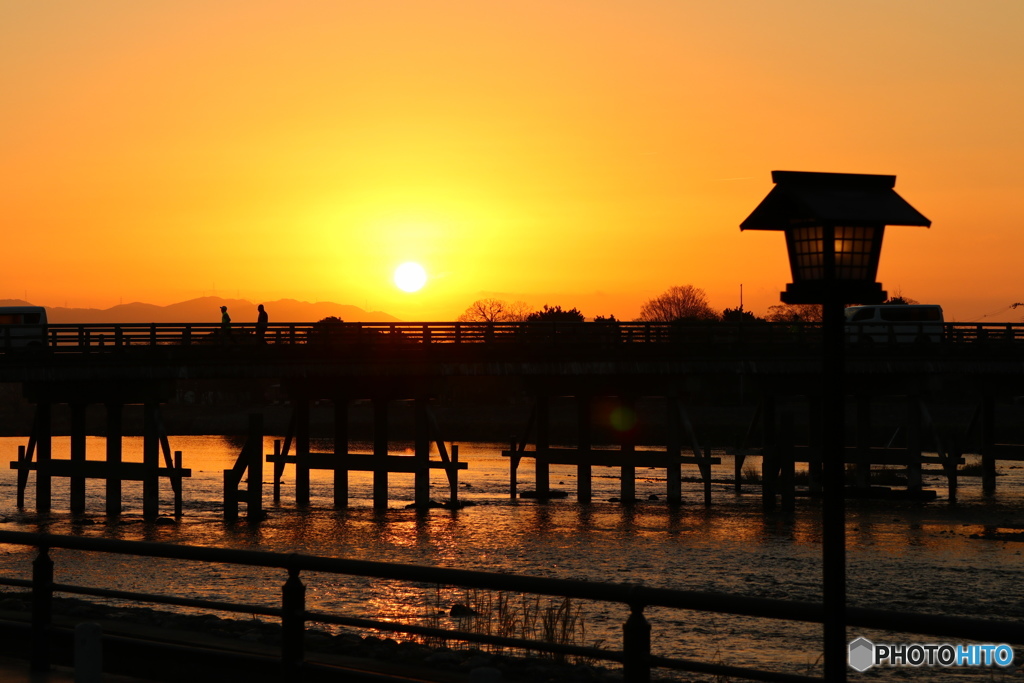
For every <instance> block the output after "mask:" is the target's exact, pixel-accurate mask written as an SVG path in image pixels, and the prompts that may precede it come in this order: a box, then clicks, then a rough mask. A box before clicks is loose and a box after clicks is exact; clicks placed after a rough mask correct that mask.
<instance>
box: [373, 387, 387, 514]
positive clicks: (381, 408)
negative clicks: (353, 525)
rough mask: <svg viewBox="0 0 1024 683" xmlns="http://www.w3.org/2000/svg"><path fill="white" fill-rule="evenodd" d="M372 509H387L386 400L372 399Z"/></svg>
mask: <svg viewBox="0 0 1024 683" xmlns="http://www.w3.org/2000/svg"><path fill="white" fill-rule="evenodd" d="M373 457H374V459H375V461H376V462H375V463H374V469H373V509H375V510H387V509H388V469H387V457H388V400H387V399H386V398H379V397H378V398H374V399H373Z"/></svg>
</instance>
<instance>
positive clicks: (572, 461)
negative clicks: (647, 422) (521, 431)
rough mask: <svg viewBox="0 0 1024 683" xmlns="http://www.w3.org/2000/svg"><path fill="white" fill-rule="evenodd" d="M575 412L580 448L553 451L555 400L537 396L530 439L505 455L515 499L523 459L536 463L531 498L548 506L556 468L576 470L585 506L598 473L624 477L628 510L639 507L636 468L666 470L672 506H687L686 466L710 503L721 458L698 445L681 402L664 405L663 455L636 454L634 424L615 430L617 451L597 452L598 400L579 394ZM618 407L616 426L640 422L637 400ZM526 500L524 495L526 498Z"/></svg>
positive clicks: (627, 398) (627, 396)
mask: <svg viewBox="0 0 1024 683" xmlns="http://www.w3.org/2000/svg"><path fill="white" fill-rule="evenodd" d="M572 398H573V400H574V402H575V407H576V425H577V429H576V436H577V444H576V447H575V448H552V447H551V445H550V435H549V433H548V427H549V420H550V410H549V409H550V395H549V394H547V393H545V392H539V393H537V394H535V397H534V399H535V400H534V404H533V408H532V410H531V412H530V417H529V419H528V421H527V427H526V430H525V434H526V436H524V437H522V439H520V440H519V441H518V443H517V441H516V439H515V438H513V439H512V442H511V444H510V446H509V450H507V451H502V455H503V456H505V457H507V458H509V495H510V496H511V497H512V498H513V499H515V498H516V497H517V496H518V495H519V493H518V485H519V482H518V469H519V464H520V462H521V461H522V459H523V458H524V457H533V458H534V459H535V461H534V464H535V468H536V469H535V472H536V490H535V491H533V492H532V493H530V494H528V495H529V496H530V497H533V498H536V499H537V500H539V501H542V502H546V501H548V500H550V499H551V498H552V494H551V491H550V488H549V485H550V480H549V476H550V473H549V466H550V465H552V464H560V465H574V466H575V467H576V473H577V482H576V483H577V500H578V501H579V502H580V503H590V502H592V501H593V483H592V482H593V479H592V476H593V475H592V470H593V468H594V467H597V466H603V467H615V468H617V469H618V471H619V477H620V480H619V496H620V497H619V498H618V500H619V501H620V502H622V503H624V504H632V503H633V502H635V501H636V470H637V467H655V468H662V467H663V468H665V471H666V477H665V479H666V497H667V499H668V501H669V503H671V504H678V503H680V502H681V501H682V485H681V482H682V476H681V470H680V467H681V465H683V464H695V465H697V466H698V468H699V470H700V473H701V478H702V480H703V482H704V500H705V503H706V504H710V502H711V465H713V464H718V463H719V462H720V459H719V458H712V457H711V454H710V451H708V450H705V449H702V448H701V447H700V444H699V443H698V441H697V437H696V433H695V431H694V429H693V425H692V423H691V422H690V419H689V416H688V415H687V412H686V408H685V406H684V405H683V402H682V401H681V400H680V399H679V398H678V397H676V396H671V397H666V399H665V418H666V425H667V431H668V438H667V443H666V449H665V451H664V452H661V453H658V452H652V451H646V450H645V451H638V450H637V449H636V433H635V430H634V429H633V426H632V424H624V423H622V422H619V424H618V426H617V427H616V428H615V431H616V433H617V434H618V436H617V445H618V448H617V449H616V450H612V449H608V448H601V449H597V448H594V444H593V425H594V420H595V413H594V408H595V400H594V399H595V395H594V394H592V393H580V394H578V395H576V396H574V397H572ZM616 398H617V399H618V405H617V406H616V408H615V409H614V411H613V413H615V414H616V417H615V418H614V420H615V421H618V420H625V421H626V422H632V421H633V420H634V419H635V410H636V404H637V400H638V399H637V396H636V395H635V394H632V393H624V394H623V395H622V396H619V397H616ZM534 428H535V429H536V436H535V439H534V444H535V450H527V448H526V446H527V443H528V442H529V440H530V435H531V433H532V432H533V431H534ZM684 433H685V438H686V439H687V440H688V441H689V444H690V447H691V448H692V450H693V455H692V456H683V455H682V448H683V438H684V436H683V435H684ZM526 495H527V494H524V497H525V496H526Z"/></svg>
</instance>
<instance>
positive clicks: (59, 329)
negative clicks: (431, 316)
mask: <svg viewBox="0 0 1024 683" xmlns="http://www.w3.org/2000/svg"><path fill="white" fill-rule="evenodd" d="M12 327H14V326H5V325H0V350H14V349H23V348H26V347H32V346H40V345H43V342H44V341H45V346H47V347H49V348H51V349H53V350H56V351H68V352H80V351H104V350H114V349H124V348H135V347H147V346H148V347H155V346H196V347H203V346H226V345H232V346H235V345H242V346H245V345H257V344H266V345H273V346H280V345H288V346H294V345H304V344H318V345H332V344H342V345H344V344H361V345H368V344H373V345H438V344H488V345H509V344H516V345H561V346H576V347H615V346H622V345H651V344H658V345H679V346H687V345H689V346H710V347H718V346H722V345H731V346H736V345H747V346H750V347H759V348H763V347H781V346H793V345H798V344H817V343H819V341H820V333H821V329H820V325H819V324H817V323H724V322H675V323H644V322H586V323H579V322H551V321H545V322H508V323H478V322H389V323H374V322H365V323H363V322H359V323H345V322H318V323H301V322H295V323H290V322H286V323H271V324H269V325H268V326H267V327H266V328H265V329H264V330H262V331H261V330H259V329H257V326H256V325H255V324H254V323H234V324H232V325H231V327H230V328H223V327H222V326H221V325H220V324H217V323H150V324H146V323H119V324H95V323H94V324H51V325H47V326H43V327H41V328H40V329H39V330H38V331H37V332H35V333H33V334H32V335H25V334H14V333H13V332H12V330H11V328H12ZM901 327H905V325H903V324H901ZM862 336H869V337H870V338H871V339H870V341H871V345H873V346H887V347H892V348H903V349H908V348H910V347H911V346H912V344H913V343H916V342H919V341H923V342H929V343H936V344H941V345H943V346H946V347H959V346H965V345H977V344H986V345H1008V344H1019V343H1022V342H1024V324H1019V323H946V324H945V325H943V327H942V333H941V335H935V334H925V333H922V334H918V335H913V334H907V333H906V331H905V330H903V331H901V332H898V333H894V334H891V335H888V337H889V338H888V339H886V335H884V334H882V335H880V334H877V333H873V334H871V335H862ZM848 340H849V341H850V343H851V344H854V345H856V344H857V343H858V342H859V341H860V339H859V337H858V335H857V334H856V328H854V327H850V328H849V332H848Z"/></svg>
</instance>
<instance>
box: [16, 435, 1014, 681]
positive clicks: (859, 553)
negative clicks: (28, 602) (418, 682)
mask: <svg viewBox="0 0 1024 683" xmlns="http://www.w3.org/2000/svg"><path fill="white" fill-rule="evenodd" d="M278 438H279V437H278ZM273 440H274V437H267V440H266V443H265V448H266V452H271V451H272V450H273ZM25 441H26V440H25V439H24V438H13V437H12V438H0V460H6V461H12V460H15V459H16V457H17V447H18V446H19V445H24V443H25ZM240 447H241V444H240V443H239V442H238V441H237V440H233V439H229V438H225V437H220V436H177V437H171V448H172V449H174V450H181V451H182V452H183V454H184V465H185V467H189V468H191V469H192V477H191V478H189V479H186V480H185V482H184V487H185V503H184V516H183V517H182V519H181V520H180V522H179V523H177V524H159V523H144V522H143V521H142V520H141V485H139V484H136V483H132V482H127V483H125V484H124V491H125V502H124V513H123V514H122V516H121V519H120V520H108V519H106V517H105V514H104V501H103V497H102V496H103V485H102V483H101V482H99V481H92V482H90V484H89V488H88V495H87V506H88V508H87V510H88V512H87V514H86V515H84V516H79V517H72V516H71V515H70V514H69V512H68V496H67V488H66V483H65V482H64V481H63V480H59V479H57V480H54V496H53V501H54V512H53V513H52V514H51V515H49V516H48V517H46V518H39V517H38V516H37V515H36V514H35V513H34V512H32V510H33V507H34V501H33V497H32V491H33V488H32V483H31V482H30V486H29V490H28V499H27V506H26V509H25V510H24V511H19V510H17V509H16V507H15V490H16V478H15V473H14V471H13V470H10V469H3V470H0V528H2V529H7V530H19V531H48V532H51V533H58V534H77V535H82V536H95V537H108V538H119V539H127V540H155V541H162V542H167V543H180V544H188V545H199V546H218V547H232V548H248V549H260V550H268V551H275V552H300V553H305V554H311V555H322V556H329V557H346V558H354V559H367V560H385V561H393V562H402V563H410V564H422V565H434V566H444V567H457V568H463V569H480V570H486V571H497V572H508V573H517V574H525V575H532V576H545V577H559V578H567V579H585V580H591V581H613V582H622V583H637V584H643V585H647V586H653V587H662V588H674V589H685V590H701V591H720V592H726V593H731V594H737V595H747V596H760V597H769V598H779V599H794V600H807V601H818V600H820V599H821V536H820V525H819V518H820V507H819V505H818V502H817V501H816V500H814V499H810V498H800V499H798V501H797V509H796V511H795V512H788V513H787V512H771V513H765V512H763V511H762V509H761V505H760V491H759V489H758V488H757V487H748V488H747V489H745V491H744V493H743V494H740V495H737V494H735V493H734V492H733V490H732V485H731V484H730V483H727V482H726V481H725V480H726V479H728V478H730V477H731V476H732V471H733V462H732V459H731V458H730V457H729V456H728V455H725V454H717V453H716V455H721V457H722V464H721V465H717V466H715V467H714V468H713V478H714V479H715V480H716V483H715V484H714V485H713V488H712V498H713V503H712V506H711V507H710V508H706V507H705V506H704V504H703V490H702V487H701V485H700V484H699V483H684V503H683V505H681V506H679V507H669V506H667V505H666V504H665V502H664V492H665V481H664V471H663V470H653V469H651V470H647V469H639V470H638V471H637V479H638V480H637V497H638V498H639V499H641V500H642V501H643V502H640V503H638V504H636V505H635V506H622V505H620V504H619V503H616V502H610V501H609V499H611V498H613V497H616V496H618V495H619V479H618V471H617V470H613V469H611V468H595V469H594V482H593V488H594V501H595V502H594V503H593V504H591V505H578V504H576V503H575V502H574V501H573V499H574V492H575V475H574V468H571V467H557V466H556V467H553V468H552V474H551V482H552V486H553V488H555V489H560V490H564V491H567V492H569V493H570V496H569V497H568V498H567V499H565V500H555V501H553V502H550V503H548V504H540V503H537V502H535V501H532V500H525V499H520V500H518V501H513V500H511V499H510V498H509V494H508V490H509V486H508V484H509V472H508V462H507V460H506V459H505V458H503V457H501V450H502V449H503V448H505V447H507V446H506V445H505V444H489V443H465V444H460V459H462V460H463V461H465V462H467V463H468V465H469V467H468V469H467V470H464V471H463V472H462V473H461V474H460V497H461V499H462V500H464V501H468V502H472V503H474V504H473V505H471V506H468V507H465V508H463V509H461V510H446V509H432V510H429V511H427V512H416V511H414V510H410V509H406V508H405V506H406V505H407V504H409V503H411V502H412V495H413V492H412V484H413V482H412V475H402V474H392V475H391V482H392V487H391V507H390V508H389V509H388V510H387V511H382V512H377V511H374V510H373V509H372V507H371V506H372V490H371V483H372V482H371V477H370V475H369V474H368V473H366V474H364V473H353V474H352V475H351V478H350V493H351V497H352V498H351V507H350V508H349V509H347V510H343V511H336V510H333V509H332V508H331V496H332V491H331V474H330V473H327V472H322V473H318V472H314V473H313V475H312V504H311V506H310V507H309V508H308V509H306V510H298V509H296V508H295V506H294V503H293V500H294V499H293V489H292V488H291V486H290V484H291V483H292V481H293V479H292V472H291V468H289V470H288V471H286V473H285V486H284V487H283V497H282V502H281V504H280V505H277V506H275V505H273V504H272V503H270V486H269V485H267V486H266V487H265V490H266V498H265V499H266V501H267V509H268V513H269V516H268V518H267V519H266V520H265V521H264V522H262V523H260V524H255V525H250V524H248V523H245V522H239V523H234V524H228V523H225V522H224V520H223V517H222V510H221V500H222V493H221V490H222V472H223V470H225V469H227V468H229V467H231V466H232V465H233V464H234V462H235V459H236V458H237V455H238V452H239V450H240ZM409 447H410V449H411V444H410V445H409ZM68 448H69V444H68V440H67V439H66V438H56V439H55V440H54V449H53V452H54V457H55V458H67V457H68ZM87 448H88V451H89V458H90V459H93V458H95V459H101V458H102V457H103V456H102V454H103V452H104V443H103V439H102V438H100V437H90V438H89V440H88V444H87ZM313 448H314V450H329V444H326V443H320V444H318V443H316V442H314V444H313ZM403 448H404V446H403V445H401V444H398V445H396V444H392V453H401V452H402V449H403ZM141 451H142V441H141V438H131V437H129V438H126V439H125V459H126V460H136V461H141ZM353 451H359V452H369V451H372V446H371V445H370V444H358V443H357V444H353ZM409 453H411V450H409ZM435 457H436V456H435ZM749 460H750V461H751V462H752V463H754V464H759V463H758V460H757V459H756V458H751V459H749ZM270 469H271V468H270V467H269V466H268V467H267V470H266V473H265V477H264V479H265V481H266V482H269V480H270V478H271V474H270ZM1000 473H1001V475H1002V476H1000V477H999V478H998V492H997V494H996V495H995V496H994V497H985V496H983V495H982V494H981V491H980V482H979V481H978V480H977V479H972V478H964V479H962V480H961V487H960V491H959V496H958V500H957V502H956V503H951V502H949V501H948V500H947V495H946V494H947V491H946V489H945V480H944V479H943V478H942V477H941V476H939V474H938V473H937V472H931V473H926V476H925V485H926V487H927V488H931V489H935V490H936V491H937V492H938V499H937V500H936V501H933V502H930V503H911V502H883V501H861V500H850V501H848V511H847V545H848V569H847V572H848V596H849V602H850V604H852V605H857V606H863V607H877V608H884V609H895V610H900V609H905V610H908V611H915V612H925V613H936V614H947V615H961V616H970V617H984V618H995V619H1007V620H1011V621H1017V620H1019V619H1021V618H1022V617H1024V580H1022V579H1024V572H1022V569H1024V565H1022V556H1021V551H1022V550H1024V542H1021V540H1019V539H1024V535H1022V536H1019V537H1018V536H1017V533H1018V530H1021V529H1024V469H1022V468H1021V467H1019V466H1016V465H1013V464H1003V465H1002V466H1001V469H1000ZM684 476H687V477H690V476H693V477H696V476H697V471H696V468H695V467H687V468H685V470H684ZM519 478H520V490H521V491H522V490H527V489H530V488H532V478H533V473H532V467H531V463H530V461H529V460H525V461H524V463H523V466H521V468H520V474H519ZM432 492H433V496H434V498H435V499H436V500H442V499H445V498H447V492H448V488H447V480H446V479H445V475H444V473H443V472H442V471H440V470H436V471H434V472H433V473H432ZM648 497H656V498H657V499H656V500H647V499H648ZM171 503H172V498H171V493H170V487H169V484H168V483H167V482H166V481H164V482H162V488H161V512H162V514H164V515H166V516H170V514H171V511H172V506H171ZM54 556H55V561H56V563H57V581H59V582H64V583H75V584H82V585H96V586H108V587H109V586H113V587H117V588H122V589H129V590H140V591H148V592H157V593H167V594H175V595H187V596H193V597H203V598H207V599H213V600H239V601H243V602H249V603H259V604H266V605H274V604H277V602H278V600H279V596H280V587H281V582H282V581H283V578H284V577H283V576H281V575H280V574H279V573H277V572H272V571H265V570H247V569H238V568H233V567H222V566H217V565H213V566H206V567H195V566H188V567H185V566H182V565H180V564H178V563H175V562H172V561H163V560H136V559H132V560H130V561H129V560H127V559H125V558H121V557H117V556H105V557H99V556H89V555H85V554H81V553H75V552H71V551H58V552H55V553H54ZM31 558H32V553H31V552H29V551H26V550H25V549H24V548H21V547H18V546H10V545H6V546H5V545H0V571H2V572H3V573H4V574H5V575H8V576H17V577H23V578H28V577H29V576H30V561H31ZM306 581H307V585H308V600H309V604H310V608H311V609H318V610H325V611H338V612H340V613H344V614H346V615H354V616H369V617H375V618H388V619H403V618H404V619H412V620H414V621H418V622H419V623H425V622H424V619H427V618H428V616H429V615H430V614H436V612H437V609H438V608H439V607H440V608H443V609H447V608H448V607H450V606H451V605H452V604H455V603H459V602H466V601H470V602H472V601H474V600H475V601H476V603H477V605H478V606H479V605H481V604H482V602H483V601H485V600H489V599H492V598H488V597H486V596H481V595H469V594H464V593H459V592H458V591H452V590H449V589H444V588H436V587H434V588H424V587H423V586H411V585H407V584H398V583H396V582H390V581H384V580H371V579H362V578H352V579H348V578H344V577H342V578H338V577H330V578H327V577H315V576H310V577H307V578H306ZM492 597H493V596H492ZM578 608H579V609H580V620H579V623H580V626H579V630H580V633H579V634H578V636H579V637H578V641H579V642H582V643H585V644H594V643H595V642H603V643H605V644H607V645H612V646H617V645H618V644H619V643H620V639H621V625H622V622H623V621H624V619H625V616H626V615H625V614H624V613H620V612H618V611H616V610H612V609H608V608H607V607H605V606H603V605H590V604H580V605H578ZM648 616H649V618H650V619H651V622H652V627H653V642H654V648H655V651H656V653H658V654H662V655H666V656H672V657H685V658H689V659H698V660H705V661H715V662H721V663H727V664H733V665H749V666H756V667H757V668H762V669H777V670H784V671H790V672H797V673H812V674H820V661H819V654H820V650H821V646H820V627H815V626H809V625H802V624H798V623H789V622H782V621H767V620H758V619H747V618H741V617H728V616H724V615H708V614H701V613H695V612H681V611H667V610H665V611H662V610H650V611H649V614H648ZM860 635H863V636H866V637H868V638H870V639H872V640H874V641H876V642H926V643H927V642H935V639H934V638H928V637H921V636H918V637H914V636H910V635H903V634H899V635H894V634H885V633H872V632H857V631H855V630H853V629H851V630H850V638H851V639H852V638H854V637H857V636H860ZM1018 650H1020V648H1018ZM1018 654H1024V652H1019V653H1018ZM851 676H852V679H853V680H857V679H858V677H862V678H864V679H872V680H873V679H877V678H895V679H900V680H906V679H908V678H910V679H915V680H958V679H960V678H964V679H970V680H1004V679H1005V680H1017V679H1018V677H1017V676H1015V675H1012V674H1011V673H1010V672H1004V671H1002V670H999V671H993V670H973V669H961V670H943V671H936V670H933V669H928V668H921V669H911V668H894V669H879V668H875V669H872V670H871V671H869V672H867V673H866V674H863V675H858V674H854V673H853V672H851ZM979 677H980V678H979ZM684 679H685V680H691V679H690V678H686V677H684ZM693 680H699V679H698V678H697V677H694V678H693Z"/></svg>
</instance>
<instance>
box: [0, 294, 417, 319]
mask: <svg viewBox="0 0 1024 683" xmlns="http://www.w3.org/2000/svg"><path fill="white" fill-rule="evenodd" d="M261 303H263V306H264V308H265V309H266V311H267V314H268V315H269V316H270V321H271V322H278V323H293V322H294V323H300V322H303V323H304V322H316V321H317V320H322V319H324V318H327V317H330V316H336V317H338V318H341V319H342V320H345V321H347V322H400V321H399V320H398V318H396V317H394V316H391V315H388V314H387V313H383V312H381V311H364V310H363V309H361V308H359V307H358V306H348V305H345V304H336V303H332V302H330V301H317V302H316V303H309V302H308V301H296V300H295V299H279V300H277V301H264V302H261ZM32 305H33V304H31V303H29V302H27V301H21V300H20V299H0V306H32ZM221 306H227V307H228V314H229V315H230V316H231V319H232V320H233V321H235V322H239V323H244V322H256V315H257V311H256V304H254V303H252V302H251V301H245V300H244V299H222V298H220V297H217V296H204V297H201V298H199V299H191V300H189V301H182V302H181V303H177V304H170V305H169V306H155V305H153V304H144V303H138V302H136V303H130V304H121V305H119V306H113V307H111V308H103V309H99V308H64V307H61V306H54V307H50V306H47V307H46V317H47V320H48V321H49V322H51V323H73V324H87V323H205V322H220V307H221Z"/></svg>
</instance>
